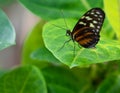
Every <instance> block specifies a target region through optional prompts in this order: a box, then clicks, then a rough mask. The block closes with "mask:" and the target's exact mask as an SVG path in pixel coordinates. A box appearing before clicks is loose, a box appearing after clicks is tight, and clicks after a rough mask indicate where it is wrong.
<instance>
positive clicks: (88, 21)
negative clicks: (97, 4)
mask: <svg viewBox="0 0 120 93" xmlns="http://www.w3.org/2000/svg"><path fill="white" fill-rule="evenodd" d="M104 18H105V13H104V12H103V10H101V9H100V8H93V9H91V10H89V11H88V12H86V13H85V14H84V15H83V16H82V17H81V18H80V19H79V21H78V22H77V24H76V25H75V27H74V29H73V31H72V32H71V38H72V40H73V41H76V42H78V43H79V44H80V45H81V46H83V47H85V48H91V47H95V45H96V44H97V42H98V41H99V37H100V36H99V32H100V29H101V27H102V24H103V21H104Z"/></svg>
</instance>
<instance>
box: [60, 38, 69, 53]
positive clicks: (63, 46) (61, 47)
mask: <svg viewBox="0 0 120 93" xmlns="http://www.w3.org/2000/svg"><path fill="white" fill-rule="evenodd" d="M70 41H71V39H69V40H67V41H65V42H64V44H63V45H62V47H61V48H60V49H59V50H58V51H60V50H61V49H62V48H63V47H64V46H65V44H66V43H68V42H70Z"/></svg>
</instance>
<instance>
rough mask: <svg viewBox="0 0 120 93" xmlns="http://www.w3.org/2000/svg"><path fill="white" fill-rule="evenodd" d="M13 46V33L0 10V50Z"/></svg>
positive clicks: (6, 18) (7, 20)
mask: <svg viewBox="0 0 120 93" xmlns="http://www.w3.org/2000/svg"><path fill="white" fill-rule="evenodd" d="M14 44H15V31H14V28H13V26H12V24H11V22H10V21H9V19H8V17H7V16H6V15H5V13H4V12H3V11H2V10H1V9H0V50H2V49H4V48H7V47H9V46H11V45H14Z"/></svg>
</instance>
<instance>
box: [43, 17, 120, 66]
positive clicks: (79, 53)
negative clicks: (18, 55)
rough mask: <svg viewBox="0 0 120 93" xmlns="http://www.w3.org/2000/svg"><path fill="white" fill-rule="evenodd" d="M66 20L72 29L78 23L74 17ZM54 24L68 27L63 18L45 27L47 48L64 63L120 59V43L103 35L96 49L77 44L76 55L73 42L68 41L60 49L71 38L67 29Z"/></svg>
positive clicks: (90, 62) (71, 64)
mask: <svg viewBox="0 0 120 93" xmlns="http://www.w3.org/2000/svg"><path fill="white" fill-rule="evenodd" d="M66 21H67V24H68V28H70V29H72V28H73V27H74V24H75V23H76V20H72V19H71V20H66ZM58 23H59V24H58ZM52 24H56V25H57V26H59V27H63V28H66V26H65V23H64V21H63V19H59V20H55V21H51V22H49V23H47V24H46V25H45V26H44V29H43V39H44V43H45V46H46V48H47V49H49V50H50V51H51V52H52V53H53V55H54V56H55V57H56V58H57V59H59V60H60V61H61V62H63V63H64V64H67V65H68V66H70V67H74V66H87V65H89V64H94V63H101V62H108V61H112V60H118V59H120V56H119V55H120V43H119V42H117V41H114V40H109V39H107V40H106V39H104V38H103V37H102V36H101V38H100V41H99V43H98V44H97V46H96V48H95V49H85V48H82V47H81V48H79V47H78V46H77V45H76V50H75V56H74V48H73V47H74V43H73V42H69V43H66V45H65V46H64V47H63V48H62V49H60V48H61V47H62V46H63V44H64V42H65V41H67V40H69V38H68V37H67V36H65V33H66V31H65V30H64V29H62V28H59V27H55V26H54V25H52ZM103 29H104V28H103ZM101 33H102V31H101Z"/></svg>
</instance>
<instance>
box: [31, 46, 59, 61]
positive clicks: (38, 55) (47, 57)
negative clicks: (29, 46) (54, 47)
mask: <svg viewBox="0 0 120 93" xmlns="http://www.w3.org/2000/svg"><path fill="white" fill-rule="evenodd" d="M31 58H32V59H35V60H39V61H47V62H53V63H58V62H59V60H57V59H56V58H55V57H54V56H53V54H52V53H51V52H50V51H49V50H47V49H46V48H45V47H43V48H42V47H41V48H39V49H37V50H35V51H33V53H32V54H31Z"/></svg>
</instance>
